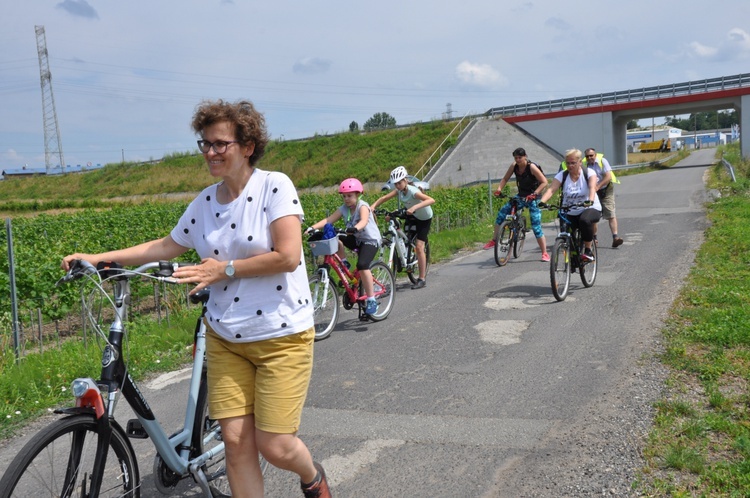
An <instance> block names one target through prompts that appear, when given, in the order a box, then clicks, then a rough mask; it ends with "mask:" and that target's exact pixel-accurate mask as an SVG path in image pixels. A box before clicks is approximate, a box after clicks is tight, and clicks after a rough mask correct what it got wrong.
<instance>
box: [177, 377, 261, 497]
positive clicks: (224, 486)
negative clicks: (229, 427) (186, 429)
mask: <svg viewBox="0 0 750 498" xmlns="http://www.w3.org/2000/svg"><path fill="white" fill-rule="evenodd" d="M221 442H222V439H221V427H220V426H219V422H218V421H217V420H214V419H212V418H211V417H210V416H209V413H208V382H207V380H206V369H205V368H204V369H203V375H202V376H201V384H200V388H199V389H198V401H197V402H196V405H195V422H194V423H193V437H192V446H193V448H194V450H193V454H192V455H191V456H192V457H193V458H195V457H197V456H199V455H202V454H203V453H205V452H207V451H209V450H210V449H211V448H213V447H215V446H216V445H218V444H219V443H221ZM258 460H259V462H260V472H261V474H265V473H266V470H267V469H268V462H267V461H266V459H265V458H263V457H262V456H261V455H260V453H259V454H258ZM203 472H204V473H205V474H206V480H208V486H209V488H211V495H212V496H213V497H214V498H226V497H230V496H232V491H231V489H229V479H228V478H227V466H226V460H225V457H224V453H223V452H222V453H221V454H220V455H217V456H214V457H213V458H212V459H210V460H209V461H207V462H206V464H205V465H204V466H203Z"/></svg>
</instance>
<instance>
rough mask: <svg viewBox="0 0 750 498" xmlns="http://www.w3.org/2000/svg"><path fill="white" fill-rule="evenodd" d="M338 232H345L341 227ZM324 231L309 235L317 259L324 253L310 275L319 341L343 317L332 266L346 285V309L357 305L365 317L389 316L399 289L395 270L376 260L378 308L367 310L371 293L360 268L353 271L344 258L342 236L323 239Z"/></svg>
mask: <svg viewBox="0 0 750 498" xmlns="http://www.w3.org/2000/svg"><path fill="white" fill-rule="evenodd" d="M337 233H343V232H342V231H338V232H337ZM322 235H323V234H322V232H320V231H315V232H313V233H312V234H311V235H310V238H309V239H308V246H309V247H310V252H311V253H312V257H313V263H315V260H316V259H317V258H318V257H321V256H322V257H323V262H322V263H320V264H318V265H317V267H316V269H315V272H314V273H313V275H312V276H311V277H310V279H309V283H310V295H311V296H312V300H313V307H314V310H315V311H314V317H315V318H314V321H315V340H316V341H320V340H323V339H325V338H326V337H328V336H329V335H331V332H332V331H333V328H334V327H335V326H336V323H337V322H338V318H339V312H340V308H339V293H338V290H337V289H336V285H334V282H333V280H332V279H331V275H330V271H331V269H333V271H334V272H335V273H336V275H337V276H338V279H339V282H340V284H341V285H342V286H343V296H342V300H341V302H342V304H343V306H344V309H347V310H350V309H352V308H353V307H354V306H355V305H356V306H357V309H358V315H359V319H360V320H361V321H367V320H372V321H374V322H379V321H381V320H385V319H386V318H387V317H388V315H389V314H390V312H391V309H392V308H393V299H394V289H395V281H394V278H393V273H391V270H390V269H389V268H388V267H387V266H386V265H385V263H383V262H382V261H374V262H373V263H372V264H371V265H370V271H371V272H372V283H373V287H374V291H375V294H374V295H375V299H376V300H377V301H378V311H377V312H376V313H374V314H372V315H368V314H366V313H365V301H366V300H367V295H366V294H365V293H364V289H363V288H362V283H361V280H360V278H359V270H354V271H352V270H350V269H349V268H347V267H346V266H345V265H344V263H343V261H341V258H340V257H339V255H338V254H337V251H338V248H339V239H338V236H337V237H334V238H331V239H321V237H322Z"/></svg>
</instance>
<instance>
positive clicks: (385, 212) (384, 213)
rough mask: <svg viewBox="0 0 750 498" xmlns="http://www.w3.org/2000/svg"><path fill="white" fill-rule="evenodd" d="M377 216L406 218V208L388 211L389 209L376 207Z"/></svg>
mask: <svg viewBox="0 0 750 498" xmlns="http://www.w3.org/2000/svg"><path fill="white" fill-rule="evenodd" d="M375 215H376V216H381V215H382V216H390V217H391V218H401V219H406V216H407V214H406V208H398V209H396V210H395V211H388V210H387V209H376V210H375Z"/></svg>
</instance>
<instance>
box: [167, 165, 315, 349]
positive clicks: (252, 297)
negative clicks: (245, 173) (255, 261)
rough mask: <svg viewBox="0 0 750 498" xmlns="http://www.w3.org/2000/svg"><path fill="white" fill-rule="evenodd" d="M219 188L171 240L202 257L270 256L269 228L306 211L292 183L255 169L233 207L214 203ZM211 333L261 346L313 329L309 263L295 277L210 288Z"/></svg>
mask: <svg viewBox="0 0 750 498" xmlns="http://www.w3.org/2000/svg"><path fill="white" fill-rule="evenodd" d="M218 185H219V184H216V185H212V186H210V187H208V188H206V189H205V190H204V191H203V192H201V194H200V195H199V196H198V197H196V198H195V199H194V200H193V202H191V203H190V205H189V206H188V208H187V209H186V210H185V213H184V214H183V215H182V217H181V218H180V221H179V222H178V223H177V226H175V228H174V229H173V230H172V234H171V235H172V238H173V239H174V241H175V242H177V243H178V244H180V245H181V246H184V247H190V248H193V249H195V250H196V252H197V253H198V255H199V256H200V257H201V258H215V259H217V260H219V261H229V260H232V259H245V258H250V257H252V256H257V255H259V254H264V253H268V252H270V251H272V244H271V231H270V225H271V222H273V221H274V220H276V219H278V218H281V217H284V216H289V215H296V216H299V217H300V219H302V216H303V211H302V206H301V205H300V202H299V196H298V195H297V191H296V189H295V188H294V185H293V184H292V181H291V180H290V179H289V177H287V176H286V175H284V174H283V173H278V172H269V171H263V170H259V169H257V168H256V169H255V171H254V172H253V174H252V176H251V177H250V180H249V181H248V182H247V185H246V186H245V190H244V191H243V193H242V194H241V195H240V196H239V197H238V198H237V199H235V200H234V201H232V202H230V203H229V204H219V203H218V202H216V191H217V188H218ZM206 316H207V319H208V321H209V324H210V325H211V328H212V329H213V330H214V331H216V333H218V334H219V335H221V336H222V337H224V338H225V339H227V340H229V341H233V342H252V341H262V340H265V339H271V338H275V337H283V336H287V335H291V334H296V333H298V332H302V331H304V330H307V329H308V328H310V327H312V326H313V307H312V303H311V299H310V287H309V285H308V282H307V271H306V269H305V259H304V256H303V254H302V252H300V263H299V265H298V266H297V269H296V270H295V271H293V272H291V273H278V274H276V275H268V276H262V277H256V278H236V279H227V280H223V281H221V282H218V283H215V284H214V285H212V286H211V298H210V300H209V302H208V312H207V314H206Z"/></svg>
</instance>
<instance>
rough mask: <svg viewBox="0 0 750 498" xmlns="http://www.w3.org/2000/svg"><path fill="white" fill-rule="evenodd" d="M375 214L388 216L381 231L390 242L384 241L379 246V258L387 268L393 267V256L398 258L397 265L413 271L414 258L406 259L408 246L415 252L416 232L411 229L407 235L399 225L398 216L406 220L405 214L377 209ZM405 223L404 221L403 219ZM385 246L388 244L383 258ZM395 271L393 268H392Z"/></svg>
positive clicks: (414, 267) (415, 264) (415, 263)
mask: <svg viewBox="0 0 750 498" xmlns="http://www.w3.org/2000/svg"><path fill="white" fill-rule="evenodd" d="M376 214H382V215H386V216H388V217H389V220H388V227H387V229H386V231H385V232H384V233H383V236H384V240H390V243H384V244H383V245H382V246H381V247H380V259H381V260H383V261H385V263H386V265H388V267H389V268H391V269H394V268H395V267H394V265H393V258H394V256H395V257H397V258H398V262H399V267H400V268H401V269H403V270H406V271H407V272H409V271H411V272H413V271H414V270H415V269H416V266H417V261H416V259H415V260H414V261H413V262H412V263H410V262H409V261H408V259H407V258H408V249H407V248H408V247H409V246H411V247H412V252H413V253H415V254H416V243H415V242H416V237H417V232H416V231H414V230H412V231H411V233H410V234H409V235H407V234H406V232H405V231H404V229H403V228H402V227H401V222H400V221H399V218H402V219H404V220H406V218H405V215H403V214H401V213H400V212H399V211H393V212H388V211H386V210H378V211H377V212H376ZM404 223H405V221H404ZM386 246H390V248H389V249H388V259H387V260H386V259H385V258H383V255H384V253H385V251H386ZM394 272H395V270H394Z"/></svg>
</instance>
